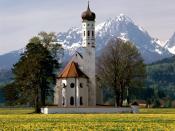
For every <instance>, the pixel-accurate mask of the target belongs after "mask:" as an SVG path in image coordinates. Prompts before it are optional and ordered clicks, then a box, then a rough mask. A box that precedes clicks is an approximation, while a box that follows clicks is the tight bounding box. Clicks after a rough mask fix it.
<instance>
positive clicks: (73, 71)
mask: <svg viewBox="0 0 175 131" xmlns="http://www.w3.org/2000/svg"><path fill="white" fill-rule="evenodd" d="M77 77H82V78H88V77H87V75H86V74H85V73H83V72H82V71H81V70H80V68H79V65H78V63H75V62H74V61H70V62H69V63H68V64H67V65H66V67H65V68H64V70H63V71H62V72H61V73H60V74H59V78H77Z"/></svg>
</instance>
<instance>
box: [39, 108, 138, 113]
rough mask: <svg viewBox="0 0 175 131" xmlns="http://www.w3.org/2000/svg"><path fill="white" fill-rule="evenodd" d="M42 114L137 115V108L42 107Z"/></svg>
mask: <svg viewBox="0 0 175 131" xmlns="http://www.w3.org/2000/svg"><path fill="white" fill-rule="evenodd" d="M41 112H42V113H43V114H88V113H90V114H91V113H138V112H139V108H138V107H134V108H133V107H128V108H114V107H111V108H105V107H101V108H95V107H93V108H58V107H44V108H41Z"/></svg>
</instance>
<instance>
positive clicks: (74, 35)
mask: <svg viewBox="0 0 175 131" xmlns="http://www.w3.org/2000/svg"><path fill="white" fill-rule="evenodd" d="M114 37H118V38H120V39H122V40H124V41H127V40H129V41H131V42H133V43H134V44H135V45H136V46H137V48H138V49H139V50H140V52H141V54H142V56H143V58H144V60H145V62H146V63H151V62H155V61H157V60H160V59H163V58H166V57H169V56H171V54H170V53H169V51H170V52H171V53H173V54H175V34H174V35H173V37H172V38H171V39H170V40H169V41H168V42H167V43H166V46H165V48H164V47H162V46H161V42H160V41H159V40H158V39H154V38H152V37H151V36H150V35H149V34H148V33H147V31H146V30H144V29H143V28H142V27H140V26H137V25H136V24H135V23H134V21H133V20H131V19H130V18H129V17H127V16H125V15H123V14H121V15H119V16H118V17H115V18H113V19H112V18H110V19H108V20H106V21H105V22H102V23H100V24H98V25H97V26H96V50H97V54H99V53H100V51H101V49H103V48H104V47H105V45H106V44H107V43H108V41H109V40H110V39H111V38H114ZM81 41H82V38H81V28H76V27H74V28H71V29H69V30H68V31H67V32H62V33H58V43H60V44H62V45H63V47H64V49H65V55H64V58H65V59H66V60H67V59H68V58H69V57H70V55H72V54H73V53H74V52H75V50H81ZM168 50H169V51H168ZM23 51H24V49H21V50H17V51H13V52H9V53H6V54H3V55H0V69H9V68H11V67H12V65H13V64H15V63H16V62H17V60H18V59H19V58H20V54H21V53H22V52H23Z"/></svg>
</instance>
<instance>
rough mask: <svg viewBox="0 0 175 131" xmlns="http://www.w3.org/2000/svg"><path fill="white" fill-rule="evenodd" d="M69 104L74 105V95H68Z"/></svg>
mask: <svg viewBox="0 0 175 131" xmlns="http://www.w3.org/2000/svg"><path fill="white" fill-rule="evenodd" d="M70 105H74V97H73V96H71V97H70Z"/></svg>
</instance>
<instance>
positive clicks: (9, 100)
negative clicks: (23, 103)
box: [2, 83, 19, 106]
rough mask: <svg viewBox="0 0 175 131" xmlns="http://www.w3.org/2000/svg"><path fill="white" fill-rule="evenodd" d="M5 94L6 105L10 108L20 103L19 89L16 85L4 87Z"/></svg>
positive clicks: (11, 84) (10, 84)
mask: <svg viewBox="0 0 175 131" xmlns="http://www.w3.org/2000/svg"><path fill="white" fill-rule="evenodd" d="M2 91H3V94H4V98H5V103H6V104H7V105H10V106H14V105H16V104H17V103H18V99H19V98H18V97H19V95H18V89H17V87H16V85H15V83H9V84H7V85H6V86H4V87H3V90H2Z"/></svg>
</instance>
